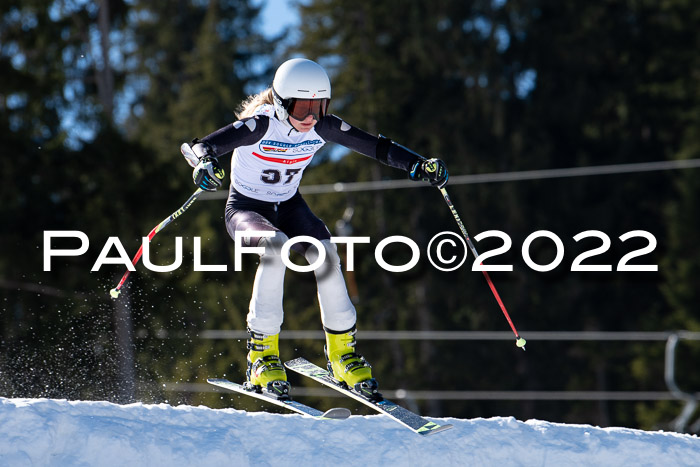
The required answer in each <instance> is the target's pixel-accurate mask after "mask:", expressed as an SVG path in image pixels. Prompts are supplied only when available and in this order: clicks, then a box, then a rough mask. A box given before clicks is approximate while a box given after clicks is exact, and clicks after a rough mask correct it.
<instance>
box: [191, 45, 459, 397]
mask: <svg viewBox="0 0 700 467" xmlns="http://www.w3.org/2000/svg"><path fill="white" fill-rule="evenodd" d="M330 99H331V83H330V79H329V78H328V75H327V74H326V71H325V70H324V69H323V68H322V67H321V66H320V65H318V64H317V63H315V62H313V61H311V60H307V59H302V58H295V59H291V60H288V61H286V62H284V63H283V64H282V65H281V66H280V67H279V68H278V69H277V71H276V73H275V77H274V80H273V82H272V86H271V87H270V88H268V89H266V90H265V91H263V92H261V93H259V94H256V95H253V96H250V97H249V98H248V99H246V100H245V101H244V102H243V103H242V104H241V107H240V112H239V113H238V114H237V115H236V116H237V118H238V120H237V121H236V122H234V123H232V124H230V125H227V126H225V127H223V128H221V129H219V130H217V131H215V132H214V133H212V134H210V135H208V136H205V137H204V138H202V139H195V140H194V141H193V142H192V143H191V148H192V151H193V152H194V153H195V154H196V155H197V157H198V158H199V163H198V164H197V165H196V167H195V169H194V172H193V180H194V183H195V185H197V186H198V187H199V188H202V189H205V190H210V191H212V190H216V189H217V188H218V187H220V186H221V184H222V179H223V178H224V170H223V169H222V168H221V166H220V164H219V162H218V161H217V158H218V157H219V156H221V155H222V154H225V153H228V152H230V151H233V156H232V159H231V184H230V189H229V197H228V201H227V203H226V213H225V218H226V229H227V231H228V233H229V235H230V236H231V237H232V238H235V234H236V232H246V231H266V232H271V233H272V236H270V237H243V242H245V244H246V246H252V247H255V246H257V247H263V248H264V253H263V254H261V256H260V264H259V266H258V268H257V271H256V275H255V281H254V284H253V292H252V298H251V300H250V306H249V312H248V315H247V325H248V332H249V335H250V338H249V339H248V342H247V348H248V351H249V352H248V356H247V371H246V376H247V381H246V384H245V386H246V387H247V388H249V389H252V390H256V391H258V392H260V391H261V390H263V389H264V390H266V391H268V392H271V393H273V394H276V395H278V396H279V397H281V398H285V397H288V394H289V389H290V386H289V383H288V382H287V377H286V373H285V369H284V366H283V365H282V362H281V360H280V356H279V345H278V340H279V333H280V329H281V326H282V320H283V310H282V296H283V282H284V274H285V265H284V263H283V262H282V256H281V255H282V251H281V250H282V246H283V244H284V243H285V242H286V241H287V240H288V239H290V238H293V237H296V236H300V235H308V236H311V237H313V238H315V239H318V240H319V241H320V242H321V243H322V245H323V248H324V249H325V258H326V259H325V262H324V264H323V267H322V268H317V269H316V270H315V274H316V282H317V287H318V300H319V304H320V308H321V321H322V324H323V328H324V330H325V334H326V346H325V354H326V358H327V360H328V369H329V371H330V372H331V374H332V376H333V378H334V379H335V380H336V381H338V383H339V384H340V385H347V386H349V387H350V388H353V389H355V390H356V391H358V392H360V393H361V394H364V395H365V396H366V397H368V398H372V397H374V396H377V395H378V392H377V387H378V384H377V381H376V380H375V379H374V378H373V377H372V370H371V366H370V365H369V363H367V361H366V360H365V359H364V357H362V356H361V355H360V354H358V353H357V352H356V351H355V344H356V340H355V333H356V311H355V307H354V306H353V304H352V302H351V301H350V298H349V296H348V293H347V290H346V287H345V280H344V278H343V275H342V272H341V268H340V258H339V256H338V253H337V250H336V247H335V245H334V244H333V243H331V242H330V238H331V234H330V232H329V231H328V228H327V227H326V225H325V224H324V223H323V221H321V220H320V219H319V218H318V217H316V216H315V215H314V214H313V213H312V212H311V210H310V209H309V207H308V206H307V204H306V202H305V201H304V199H303V198H302V196H301V194H300V193H299V191H298V188H299V183H300V181H301V177H302V175H303V173H304V169H305V168H306V167H307V166H308V165H309V163H310V162H311V160H312V158H313V156H314V154H315V153H316V152H317V151H318V150H319V149H321V147H322V146H323V145H324V144H325V143H326V142H328V141H330V142H334V143H338V144H341V145H343V146H345V147H347V148H349V149H352V150H353V151H356V152H359V153H361V154H364V155H365V156H369V157H371V158H374V159H377V160H378V161H379V162H382V163H384V164H386V165H389V166H391V167H395V168H399V169H403V170H405V171H406V172H408V174H409V177H410V178H411V179H413V180H425V181H429V182H430V183H432V184H433V185H436V186H439V187H442V186H444V185H445V184H446V183H447V178H448V173H447V167H446V166H445V163H444V162H443V161H441V160H439V159H425V158H423V157H421V156H420V155H418V154H416V153H414V152H412V151H410V150H408V149H406V148H404V147H403V146H400V145H398V144H396V143H394V142H392V141H391V140H390V139H388V138H385V137H383V136H381V135H380V136H378V137H377V136H372V135H370V134H368V133H366V132H364V131H362V130H360V129H358V128H355V127H353V126H351V125H349V124H348V123H346V122H344V121H343V120H341V119H340V118H339V117H337V116H335V115H332V114H328V113H327V112H328V104H329V102H330ZM239 236H240V234H239ZM295 246H296V247H299V248H300V250H301V252H302V253H303V254H304V255H305V257H306V259H307V260H308V261H309V263H310V264H312V263H314V262H315V261H316V260H317V259H318V258H319V252H318V251H317V250H316V248H315V247H313V246H312V245H311V244H308V243H307V244H302V243H297V244H296V245H295Z"/></svg>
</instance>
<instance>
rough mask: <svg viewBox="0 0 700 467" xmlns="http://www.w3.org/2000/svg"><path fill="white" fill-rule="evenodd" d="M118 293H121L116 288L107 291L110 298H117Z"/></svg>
mask: <svg viewBox="0 0 700 467" xmlns="http://www.w3.org/2000/svg"><path fill="white" fill-rule="evenodd" d="M120 293H121V290H119V289H117V288H116V287H115V288H113V289H112V290H110V291H109V294H110V295H111V296H112V298H117V297H119V294H120Z"/></svg>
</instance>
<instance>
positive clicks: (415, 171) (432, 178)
mask: <svg viewBox="0 0 700 467" xmlns="http://www.w3.org/2000/svg"><path fill="white" fill-rule="evenodd" d="M408 176H409V177H410V179H411V180H416V181H418V180H422V181H425V182H430V184H431V185H433V186H436V187H438V188H442V187H444V186H445V185H447V179H448V178H449V174H448V173H447V166H446V165H445V163H444V162H443V161H441V160H440V159H427V160H422V161H418V162H416V163H415V164H413V167H412V168H411V171H410V172H409V173H408Z"/></svg>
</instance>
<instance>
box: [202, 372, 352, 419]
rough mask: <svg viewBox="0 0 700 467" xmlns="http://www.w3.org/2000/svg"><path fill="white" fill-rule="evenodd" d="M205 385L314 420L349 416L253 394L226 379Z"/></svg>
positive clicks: (341, 410)
mask: <svg viewBox="0 0 700 467" xmlns="http://www.w3.org/2000/svg"><path fill="white" fill-rule="evenodd" d="M207 383H209V384H212V385H214V386H218V387H221V388H224V389H228V390H229V391H233V392H237V393H239V394H245V395H246V396H251V397H255V398H257V399H260V400H264V401H267V402H270V403H271V404H275V405H278V406H280V407H284V408H285V409H288V410H291V411H292V412H296V413H299V414H301V415H307V416H310V417H314V418H316V419H336V420H343V419H346V418H348V417H349V416H350V410H348V409H346V408H341V407H336V408H333V409H329V410H327V411H326V412H321V411H320V410H318V409H315V408H313V407H309V406H308V405H304V404H302V403H301V402H297V401H295V400H292V399H278V398H277V397H276V396H274V395H272V394H270V393H268V392H255V391H251V390H248V389H246V388H245V387H244V386H243V385H241V384H238V383H234V382H231V381H229V380H227V379H221V378H208V379H207Z"/></svg>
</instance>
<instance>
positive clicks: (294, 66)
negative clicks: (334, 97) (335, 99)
mask: <svg viewBox="0 0 700 467" xmlns="http://www.w3.org/2000/svg"><path fill="white" fill-rule="evenodd" d="M272 94H273V96H274V100H275V112H276V113H277V118H278V119H279V120H280V121H282V122H285V121H287V118H288V117H289V116H290V115H292V116H293V117H294V118H295V119H297V120H304V119H305V118H306V117H307V116H308V115H309V114H312V115H314V117H315V118H316V120H319V119H320V118H321V117H323V116H324V115H325V114H326V110H327V109H328V102H329V101H330V100H331V80H330V79H329V78H328V74H327V73H326V70H324V69H323V67H322V66H321V65H319V64H318V63H316V62H314V61H312V60H308V59H306V58H293V59H291V60H287V61H286V62H284V63H283V64H282V65H280V67H279V68H277V71H276V72H275V79H274V80H273V81H272Z"/></svg>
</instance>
